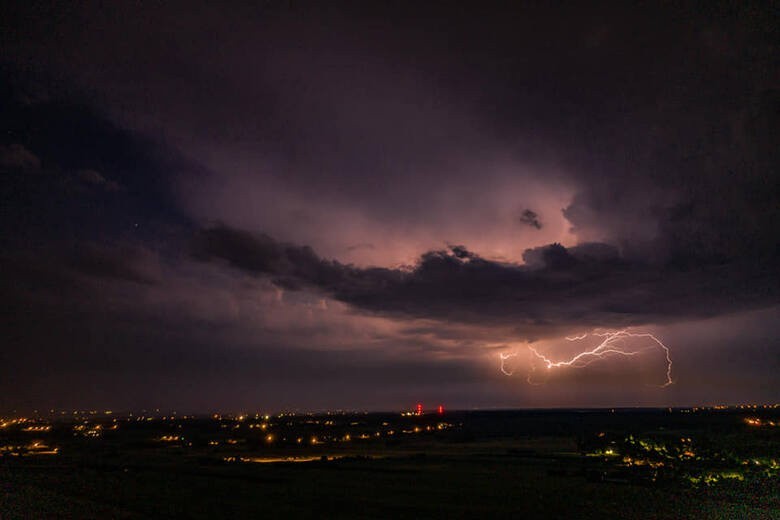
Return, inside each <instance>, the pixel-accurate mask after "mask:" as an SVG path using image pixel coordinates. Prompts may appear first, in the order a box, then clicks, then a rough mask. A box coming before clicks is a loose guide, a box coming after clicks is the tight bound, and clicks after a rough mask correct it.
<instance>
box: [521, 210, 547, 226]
mask: <svg viewBox="0 0 780 520" xmlns="http://www.w3.org/2000/svg"><path fill="white" fill-rule="evenodd" d="M518 220H520V222H522V223H523V224H525V225H527V226H531V227H533V228H536V229H542V223H541V222H539V215H537V214H536V213H535V212H533V211H531V210H530V209H526V210H524V211H523V212H522V213H521V214H520V218H519V219H518Z"/></svg>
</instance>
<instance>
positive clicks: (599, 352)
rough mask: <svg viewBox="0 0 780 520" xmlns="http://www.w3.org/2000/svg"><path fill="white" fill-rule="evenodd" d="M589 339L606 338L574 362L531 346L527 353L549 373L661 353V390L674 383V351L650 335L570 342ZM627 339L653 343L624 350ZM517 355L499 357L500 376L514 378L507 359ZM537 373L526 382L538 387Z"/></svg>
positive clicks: (612, 335)
mask: <svg viewBox="0 0 780 520" xmlns="http://www.w3.org/2000/svg"><path fill="white" fill-rule="evenodd" d="M588 336H595V337H599V338H603V339H602V341H601V343H599V345H598V346H596V347H595V348H593V349H590V350H584V351H582V352H580V353H579V354H576V355H575V356H573V357H572V358H570V359H568V360H564V361H553V360H551V359H550V358H548V357H547V356H545V355H544V354H542V353H540V352H539V351H538V350H536V349H535V348H534V347H532V346H530V345H529V346H528V350H529V351H530V352H531V354H532V355H533V359H534V361H539V362H541V364H542V366H544V368H545V369H546V370H548V371H549V370H553V369H558V368H567V367H570V368H584V367H586V366H588V365H590V364H591V363H595V362H596V361H600V360H604V359H607V358H610V357H614V356H623V357H632V356H636V355H637V354H640V353H643V352H646V351H648V350H655V349H660V350H662V351H663V353H664V357H665V358H666V381H665V382H664V383H663V384H662V385H660V386H661V387H662V388H663V387H666V386H669V385H671V384H672V383H673V380H672V358H671V351H670V350H669V347H667V346H666V345H664V343H663V342H662V341H661V340H659V339H658V338H656V337H655V336H654V335H652V334H650V333H649V332H636V333H634V332H628V331H627V330H625V329H623V330H618V331H614V332H594V333H591V334H587V333H586V334H580V335H577V336H567V337H566V340H567V341H581V340H583V339H586V338H587V337H588ZM628 338H644V339H647V340H649V341H650V344H649V345H648V346H646V347H643V348H640V349H628V350H627V349H625V348H624V347H622V346H621V345H620V343H621V342H622V341H623V340H626V339H628ZM517 355H518V354H517V352H509V353H506V352H502V353H500V354H499V358H500V359H501V372H502V373H504V374H505V375H507V376H511V375H513V374H514V370H509V369H507V367H506V361H507V360H508V359H511V358H514V357H516V356H517ZM535 371H536V368H535V367H534V368H533V369H532V371H531V373H530V374H528V377H527V378H526V379H527V381H528V383H529V384H538V383H534V381H533V380H532V375H533V372H535Z"/></svg>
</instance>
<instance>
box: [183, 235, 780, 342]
mask: <svg viewBox="0 0 780 520" xmlns="http://www.w3.org/2000/svg"><path fill="white" fill-rule="evenodd" d="M193 251H194V253H193V254H194V256H195V257H196V258H198V259H200V260H211V261H225V262H227V263H228V264H229V265H231V266H233V267H235V268H238V269H240V270H243V271H245V272H247V273H250V274H254V275H264V276H268V277H270V278H271V279H272V280H273V281H274V283H276V284H277V285H279V286H280V287H284V288H287V289H298V288H301V287H309V288H315V289H318V290H320V291H323V292H324V293H326V294H328V295H329V296H331V297H333V298H335V299H338V300H341V301H343V302H345V303H348V304H351V305H353V306H355V307H357V308H360V309H364V310H367V311H372V312H377V313H387V314H391V315H400V316H407V317H415V318H432V319H437V320H444V321H466V322H470V323H474V324H489V323H492V324H500V325H514V326H516V328H517V329H518V330H521V331H523V330H527V331H533V330H534V329H538V330H541V331H543V330H544V329H545V328H553V327H556V326H561V325H562V326H566V327H580V326H583V327H585V326H589V327H597V326H599V325H603V324H604V323H610V324H612V325H614V326H617V325H624V326H625V325H634V324H641V323H647V322H651V321H652V322H658V321H679V320H684V319H688V318H693V317H701V316H708V315H713V314H719V313H723V312H733V311H736V310H739V309H743V308H750V307H760V306H766V305H771V304H774V303H776V302H777V298H778V287H777V280H776V278H775V272H774V269H773V268H769V267H768V266H761V265H758V266H756V265H753V267H754V270H752V271H749V272H748V271H746V270H745V269H746V267H748V266H747V265H741V264H723V265H721V264H711V265H707V266H700V267H699V268H697V269H696V270H684V269H680V268H677V267H676V266H673V265H665V266H658V265H654V264H651V263H640V262H635V261H628V260H626V259H623V258H621V257H620V256H619V254H618V252H617V250H616V249H615V248H614V247H612V246H609V245H607V244H598V243H594V244H581V245H579V246H575V247H571V248H565V247H563V246H561V245H560V244H552V245H549V246H545V247H542V248H537V249H533V250H528V251H526V253H525V255H524V258H525V260H526V265H517V264H506V263H498V262H493V261H489V260H485V259H483V258H480V257H479V256H478V255H476V254H474V253H472V252H470V251H468V250H467V249H466V248H464V247H463V246H453V247H451V248H450V249H449V250H446V251H431V252H429V253H426V254H425V255H423V256H422V257H421V258H420V260H419V262H418V263H417V265H416V266H414V268H413V269H411V270H399V269H387V268H368V269H364V268H357V267H354V266H351V265H344V264H341V263H339V262H336V261H328V260H324V259H321V258H320V257H318V256H317V255H316V253H315V252H314V251H313V250H312V249H311V248H309V247H306V246H295V245H291V244H285V243H280V242H277V241H275V240H273V239H272V238H270V237H268V236H265V235H259V236H253V235H252V234H250V233H247V232H245V231H240V230H234V229H230V228H227V227H224V226H222V227H213V228H209V229H204V230H202V231H201V232H200V233H199V234H198V236H197V237H196V239H195V241H194V246H193Z"/></svg>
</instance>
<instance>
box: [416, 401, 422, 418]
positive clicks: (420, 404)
mask: <svg viewBox="0 0 780 520" xmlns="http://www.w3.org/2000/svg"><path fill="white" fill-rule="evenodd" d="M422 413H423V409H422V403H417V415H422Z"/></svg>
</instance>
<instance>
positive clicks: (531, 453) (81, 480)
mask: <svg viewBox="0 0 780 520" xmlns="http://www.w3.org/2000/svg"><path fill="white" fill-rule="evenodd" d="M779 419H780V409H778V408H770V407H764V408H747V409H746V408H737V409H735V408H730V409H723V410H715V409H685V410H680V409H677V410H671V411H670V410H666V409H664V410H615V411H614V412H613V411H611V410H600V411H594V410H587V411H570V410H566V411H496V412H447V413H444V414H425V415H421V416H414V415H408V416H402V415H401V414H353V413H332V414H323V415H307V414H298V415H275V416H261V415H257V416H255V415H251V416H243V417H235V416H222V417H202V418H197V417H186V418H185V417H181V416H171V415H168V416H161V415H160V414H159V413H157V414H156V415H155V416H154V417H152V418H150V417H149V416H148V415H144V416H143V417H138V416H133V417H130V416H124V417H118V416H116V415H115V414H111V415H108V414H105V413H102V412H101V413H91V414H90V413H83V414H76V415H71V416H70V417H69V419H68V420H62V419H61V418H60V419H57V420H55V419H54V418H52V417H47V418H35V419H26V420H24V421H19V420H18V418H17V420H16V421H13V418H6V419H5V420H4V421H3V424H4V426H3V427H2V429H0V449H2V453H3V454H2V456H0V512H2V518H3V519H11V518H42V517H44V518H52V517H63V518H72V517H77V518H95V517H100V518H145V517H159V518H181V517H186V518H215V517H230V518H263V517H295V518H298V517H347V518H374V517H392V518H398V517H400V518H426V517H436V518H458V517H470V518H477V517H479V518H495V517H515V518H521V517H525V518H528V517H531V518H780V466H778V463H779V462H780V422H778V420H779Z"/></svg>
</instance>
